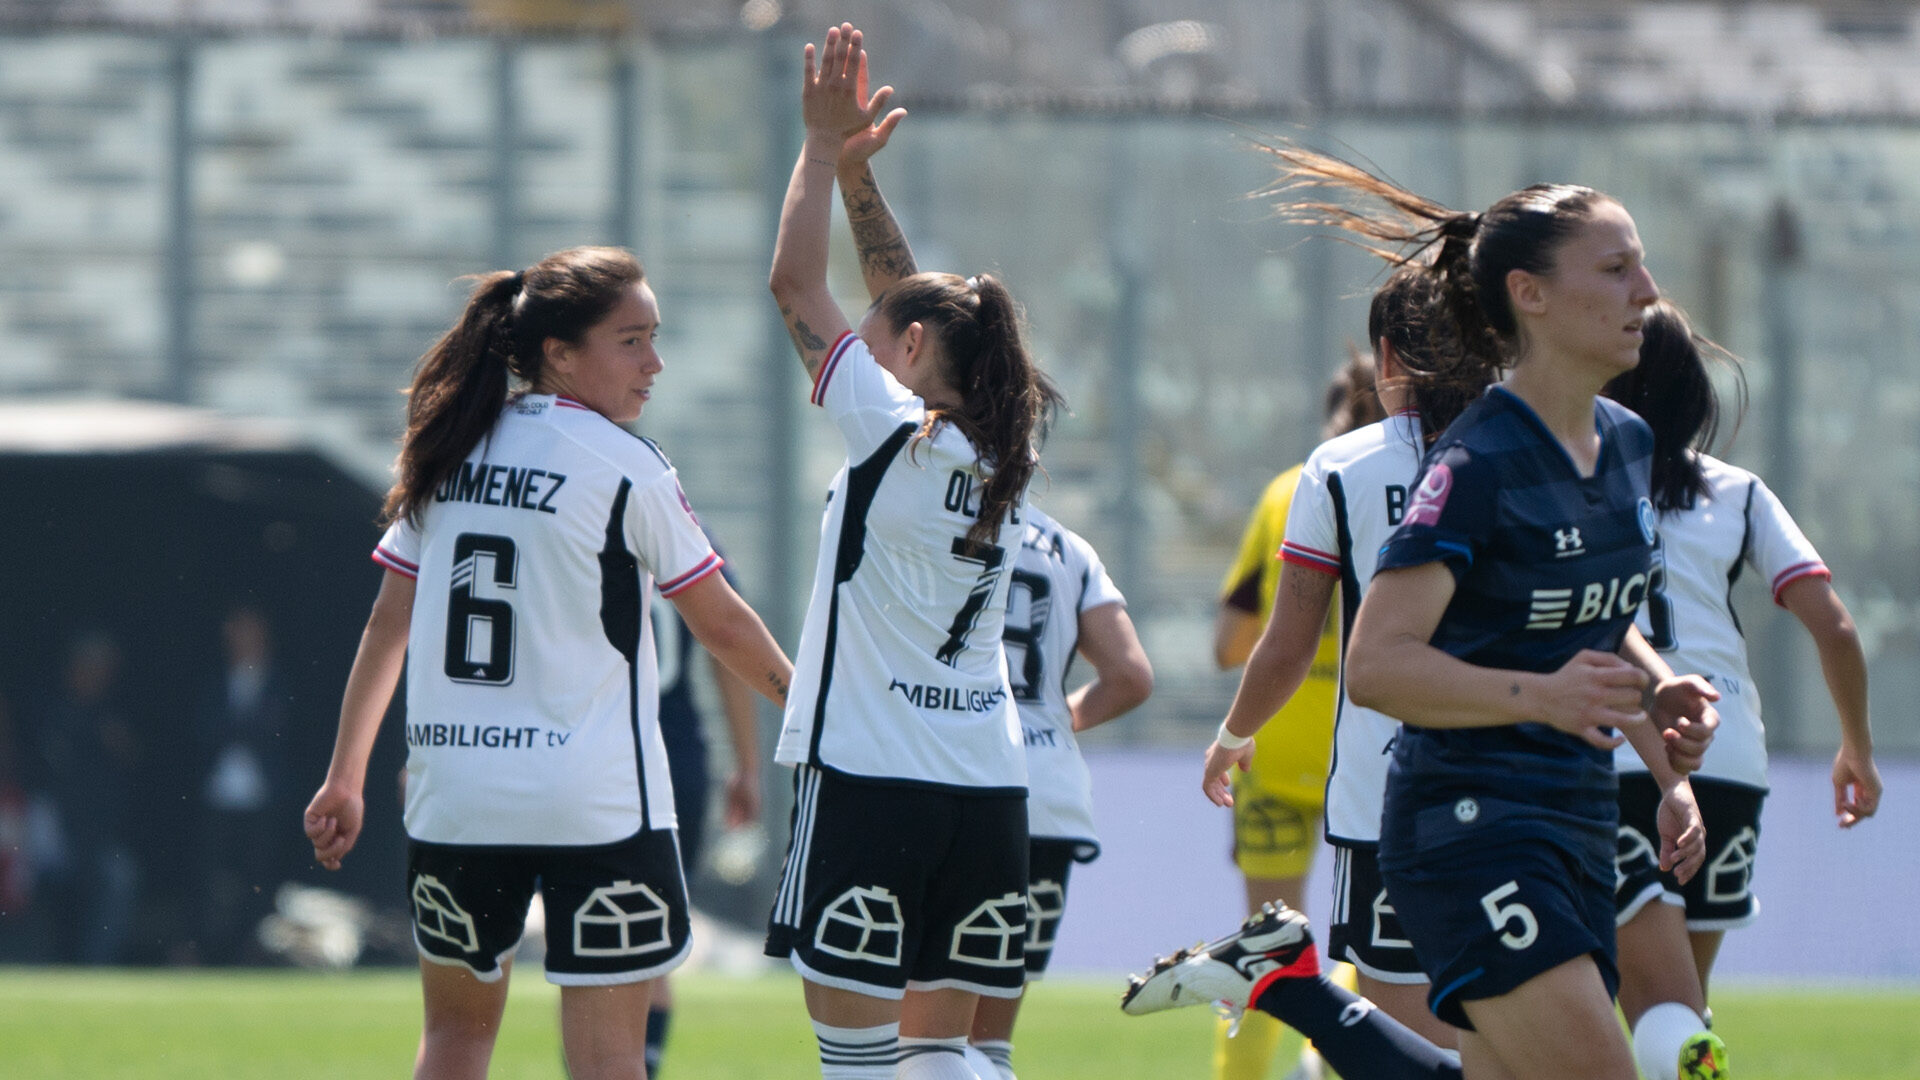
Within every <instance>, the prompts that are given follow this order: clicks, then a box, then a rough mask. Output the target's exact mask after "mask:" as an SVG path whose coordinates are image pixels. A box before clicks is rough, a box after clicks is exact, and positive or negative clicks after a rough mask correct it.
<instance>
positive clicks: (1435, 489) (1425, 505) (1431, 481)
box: [1401, 462, 1453, 525]
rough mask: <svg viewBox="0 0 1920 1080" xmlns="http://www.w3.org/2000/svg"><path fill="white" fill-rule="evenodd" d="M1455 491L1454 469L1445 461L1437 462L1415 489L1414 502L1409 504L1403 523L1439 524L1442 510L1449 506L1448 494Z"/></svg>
mask: <svg viewBox="0 0 1920 1080" xmlns="http://www.w3.org/2000/svg"><path fill="white" fill-rule="evenodd" d="M1451 491H1453V470H1452V469H1449V468H1447V466H1446V463H1444V462H1435V463H1434V466H1433V468H1431V469H1428V470H1427V475H1426V477H1425V478H1424V479H1422V480H1421V481H1420V486H1419V487H1418V488H1417V489H1415V490H1414V493H1413V502H1412V503H1410V504H1409V505H1408V506H1407V516H1406V518H1405V519H1404V520H1403V521H1402V522H1401V524H1403V525H1438V524H1440V511H1442V510H1445V509H1446V508H1447V495H1448V493H1450V492H1451Z"/></svg>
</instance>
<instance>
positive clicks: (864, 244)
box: [839, 113, 920, 300]
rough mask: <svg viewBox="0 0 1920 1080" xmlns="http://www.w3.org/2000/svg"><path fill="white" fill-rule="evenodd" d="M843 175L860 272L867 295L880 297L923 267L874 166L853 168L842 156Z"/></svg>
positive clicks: (843, 202)
mask: <svg viewBox="0 0 1920 1080" xmlns="http://www.w3.org/2000/svg"><path fill="white" fill-rule="evenodd" d="M902 115H904V113H902ZM839 177H840V203H841V205H842V206H844V207H845V208H846V211H847V224H848V226H850V227H851V228H852V230H853V246H854V248H855V249H856V250H858V251H859V253H860V275H861V277H863V278H864V279H865V280H866V283H867V295H868V296H869V297H870V298H872V299H874V300H878V299H880V294H881V293H884V292H886V291H887V290H888V289H889V288H892V287H893V284H894V283H895V282H897V281H899V280H900V279H902V278H906V277H911V276H913V275H914V274H917V273H919V272H920V268H919V266H918V265H917V264H916V263H915V262H914V260H913V249H912V248H911V247H909V246H908V245H907V237H906V234H904V233H903V232H901V230H900V223H899V222H898V221H896V220H895V219H894V216H893V210H892V209H891V208H889V207H888V206H887V199H886V196H884V195H882V194H880V184H879V182H878V181H876V180H875V179H874V178H873V168H872V166H871V165H869V164H868V163H867V162H865V161H862V162H860V163H859V165H858V166H857V167H856V168H852V169H849V168H848V166H847V165H846V164H845V163H844V159H842V164H841V166H840V169H839Z"/></svg>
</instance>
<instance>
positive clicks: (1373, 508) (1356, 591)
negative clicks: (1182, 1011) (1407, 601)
mask: <svg viewBox="0 0 1920 1080" xmlns="http://www.w3.org/2000/svg"><path fill="white" fill-rule="evenodd" d="M1420 457H1421V441H1420V418H1419V417H1418V416H1416V415H1414V414H1413V413H1411V412H1402V413H1397V414H1395V415H1393V416H1390V417H1388V418H1386V419H1385V420H1382V421H1380V422H1379V423H1377V424H1369V425H1367V426H1366V427H1363V428H1360V429H1359V430H1357V431H1350V432H1348V433H1347V434H1345V435H1342V436H1340V437H1339V438H1336V439H1331V440H1328V441H1327V442H1324V443H1321V444H1320V446H1319V447H1318V448H1317V449H1315V450H1314V452H1313V454H1312V455H1311V456H1309V457H1308V458H1307V464H1306V466H1305V467H1304V468H1302V469H1301V470H1300V485H1299V487H1297V488H1296V489H1295V490H1294V493H1293V509H1292V510H1291V511H1289V512H1288V514H1287V534H1286V539H1285V541H1284V542H1283V543H1282V544H1281V545H1280V557H1281V558H1283V559H1285V560H1286V561H1288V562H1290V563H1294V564H1296V565H1298V566H1303V567H1306V568H1308V569H1311V570H1318V571H1320V572H1322V573H1326V574H1334V575H1337V576H1338V577H1339V578H1340V608H1341V610H1340V617H1341V637H1340V650H1341V660H1342V662H1341V665H1340V704H1339V711H1338V713H1337V714H1336V718H1335V720H1334V727H1333V764H1332V767H1331V771H1330V772H1329V773H1328V774H1327V811H1326V813H1327V816H1326V832H1327V839H1328V840H1330V841H1332V842H1334V843H1341V844H1363V845H1372V844H1377V843H1379V842H1380V808H1381V804H1382V802H1383V801H1384V800H1385V798H1386V791H1387V762H1388V760H1389V755H1390V754H1391V752H1392V747H1393V740H1394V737H1395V736H1397V735H1398V734H1399V733H1400V721H1398V720H1395V719H1393V718H1392V717H1390V716H1387V715H1386V714H1384V713H1379V712H1375V711H1374V710H1372V709H1363V708H1361V707H1360V706H1358V705H1355V704H1354V703H1353V702H1352V701H1351V700H1349V699H1348V698H1347V692H1346V689H1347V673H1346V663H1345V658H1346V635H1347V634H1349V633H1351V632H1352V630H1353V616H1354V613H1355V612H1357V611H1359V610H1360V598H1361V597H1362V596H1363V595H1365V593H1366V588H1367V585H1368V583H1369V582H1371V581H1372V580H1373V571H1374V567H1375V566H1377V565H1378V563H1379V559H1380V548H1381V545H1383V544H1385V543H1386V542H1387V537H1389V536H1391V535H1393V530H1395V529H1396V528H1398V527H1399V526H1400V519H1401V517H1402V516H1404V515H1405V513H1406V509H1407V488H1408V487H1409V486H1410V485H1411V484H1412V483H1413V478H1414V476H1415V474H1417V473H1418V472H1419V471H1420Z"/></svg>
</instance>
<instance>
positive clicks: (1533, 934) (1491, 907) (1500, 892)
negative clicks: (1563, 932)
mask: <svg viewBox="0 0 1920 1080" xmlns="http://www.w3.org/2000/svg"><path fill="white" fill-rule="evenodd" d="M1519 891H1520V883H1519V882H1518V881H1509V882H1507V883H1506V884H1505V885H1502V886H1500V887H1499V888H1497V889H1495V890H1493V891H1492V892H1490V893H1488V894H1487V895H1485V896H1483V897H1481V898H1480V906H1481V907H1483V908H1485V909H1487V921H1488V922H1490V923H1492V924H1493V928H1494V929H1495V930H1504V929H1506V927H1507V924H1509V923H1511V922H1513V921H1514V920H1515V919H1518V920H1520V931H1519V932H1518V933H1515V932H1513V931H1511V930H1508V931H1507V932H1506V933H1504V934H1501V935H1500V944H1502V945H1505V946H1506V947H1507V948H1509V949H1512V950H1514V951H1515V952H1519V951H1520V950H1521V949H1524V948H1526V947H1527V946H1529V945H1531V944H1533V942H1534V939H1535V938H1538V937H1539V936H1540V920H1538V919H1536V918H1534V917H1533V909H1532V908H1530V907H1528V906H1527V905H1525V904H1502V903H1501V902H1500V901H1502V900H1505V899H1506V898H1507V897H1509V896H1512V895H1513V894H1514V893H1517V892H1519Z"/></svg>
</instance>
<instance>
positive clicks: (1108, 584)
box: [1067, 533, 1127, 612]
mask: <svg viewBox="0 0 1920 1080" xmlns="http://www.w3.org/2000/svg"><path fill="white" fill-rule="evenodd" d="M1067 537H1068V539H1067V543H1068V544H1069V546H1071V548H1072V550H1073V555H1074V562H1076V563H1078V564H1080V565H1079V570H1080V581H1081V589H1080V606H1079V608H1078V610H1079V611H1083V612H1084V611H1091V610H1093V609H1094V608H1097V607H1102V606H1105V605H1107V604H1123V605H1124V604H1125V603H1126V602H1127V598H1126V597H1125V596H1122V595H1121V593H1120V586H1118V585H1115V584H1114V583H1113V578H1111V577H1109V576H1108V575H1107V567H1106V565H1105V564H1104V563H1102V562H1101V561H1100V553H1099V552H1097V551H1095V550H1093V545H1092V544H1089V543H1087V541H1086V538H1084V537H1082V536H1081V535H1079V534H1078V533H1068V534H1067Z"/></svg>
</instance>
